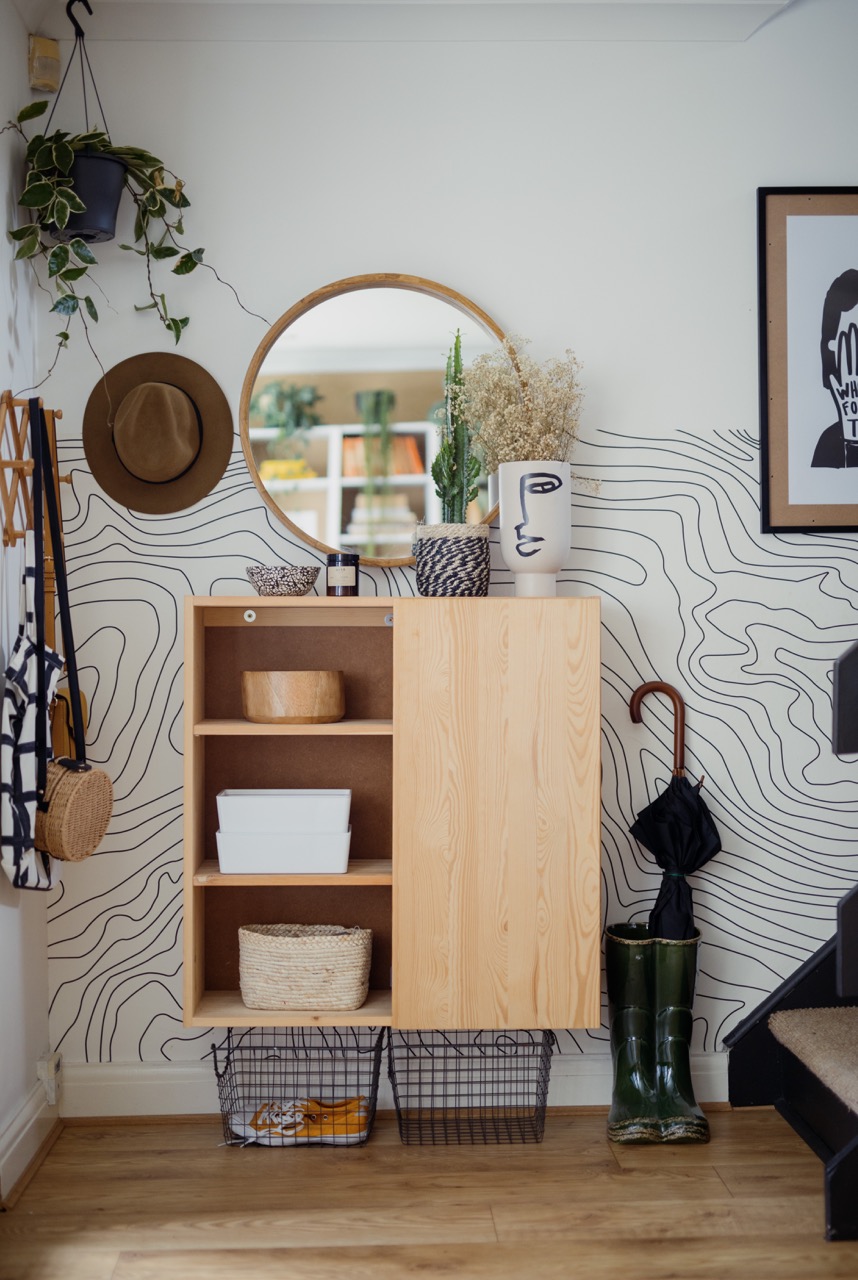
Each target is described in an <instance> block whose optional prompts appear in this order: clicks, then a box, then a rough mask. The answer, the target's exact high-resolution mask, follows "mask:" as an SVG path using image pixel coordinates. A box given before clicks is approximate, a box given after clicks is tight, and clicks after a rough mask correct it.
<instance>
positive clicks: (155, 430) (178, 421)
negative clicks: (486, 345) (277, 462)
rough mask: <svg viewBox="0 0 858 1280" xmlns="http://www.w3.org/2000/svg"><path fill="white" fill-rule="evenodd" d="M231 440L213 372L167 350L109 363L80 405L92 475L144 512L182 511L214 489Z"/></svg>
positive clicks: (121, 499)
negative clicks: (110, 365)
mask: <svg viewBox="0 0 858 1280" xmlns="http://www.w3.org/2000/svg"><path fill="white" fill-rule="evenodd" d="M232 444H233V423H232V413H231V412H230V408H229V404H228V403H227V399H226V396H225V395H224V394H223V392H222V391H221V389H220V387H219V386H218V384H217V383H216V382H215V380H214V378H213V377H212V376H211V374H210V373H207V372H206V370H205V369H203V368H202V367H201V365H198V364H196V363H195V362H194V361H193V360H187V359H186V358H185V357H184V356H176V355H172V354H171V353H170V352H161V351H150V352H147V354H145V355H142V356H131V358H130V359H128V360H123V361H121V362H120V363H119V364H117V365H114V366H113V368H112V369H108V371H107V373H106V374H105V376H104V377H103V378H101V379H99V381H98V382H97V383H96V384H95V387H94V388H93V391H92V394H91V395H90V397H89V400H88V401H87V404H86V409H85V410H84V415H83V447H84V451H85V453H86V460H87V462H88V463H89V466H90V470H91V471H92V474H93V476H94V477H95V479H96V480H97V481H98V483H99V485H100V486H101V488H102V489H103V490H104V492H105V493H106V494H107V495H108V496H109V497H111V498H113V499H115V501H116V502H121V503H122V505H123V506H125V507H130V508H131V509H132V511H143V512H145V513H146V514H147V515H164V514H166V513H167V512H170V511H183V510H184V509H185V508H186V507H192V506H193V505H194V503H195V502H199V501H200V499H202V498H204V497H205V496H206V494H208V493H211V491H212V489H213V488H214V487H215V485H216V484H217V482H218V480H220V478H221V476H222V475H223V473H224V471H225V470H226V465H227V463H228V462H229V458H230V454H231V453H232Z"/></svg>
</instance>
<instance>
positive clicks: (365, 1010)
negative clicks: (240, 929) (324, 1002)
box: [186, 991, 392, 1027]
mask: <svg viewBox="0 0 858 1280" xmlns="http://www.w3.org/2000/svg"><path fill="white" fill-rule="evenodd" d="M391 1020H392V1019H391V998H390V992H389V991H370V993H369V995H368V996H367V998H366V1000H365V1001H364V1003H363V1004H362V1005H361V1007H360V1008H359V1009H341V1010H337V1009H248V1007H247V1005H246V1004H245V1003H244V1001H243V1000H242V998H241V993H240V992H238V991H206V992H204V993H203V995H202V996H201V998H200V1001H199V1003H198V1004H197V1007H196V1009H195V1011H194V1013H193V1015H192V1016H191V1017H186V1025H187V1026H191V1027H389V1026H390V1024H391Z"/></svg>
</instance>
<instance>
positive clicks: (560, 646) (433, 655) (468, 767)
mask: <svg viewBox="0 0 858 1280" xmlns="http://www.w3.org/2000/svg"><path fill="white" fill-rule="evenodd" d="M598 641H599V602H598V600H595V599H592V600H572V599H554V600H539V601H528V600H510V599H502V598H496V599H489V600H456V601H453V600H451V601H442V600H432V601H413V602H411V601H409V602H403V604H402V605H399V604H397V606H396V622H395V626H394V689H395V694H394V823H393V829H394V853H393V857H394V973H395V980H394V1005H393V1017H394V1024H395V1025H397V1026H403V1027H426V1028H432V1027H437V1028H454V1027H462V1028H485V1029H491V1028H500V1027H522V1028H530V1027H532V1028H536V1027H545V1028H553V1027H567V1026H569V1027H575V1026H577V1027H583V1026H598V1024H599V931H600V911H599V884H600V879H599V852H600V841H599V643H598Z"/></svg>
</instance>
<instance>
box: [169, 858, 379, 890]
mask: <svg viewBox="0 0 858 1280" xmlns="http://www.w3.org/2000/svg"><path fill="white" fill-rule="evenodd" d="M194 884H195V885H205V886H208V887H210V888H215V887H218V886H222V887H224V888H233V887H234V886H236V885H285V886H290V885H295V886H297V885H312V884H315V885H344V886H346V887H347V886H349V885H355V886H357V885H371V884H393V862H392V860H391V859H390V858H356V859H353V860H352V861H351V863H350V864H349V868H348V870H347V871H345V872H343V873H342V874H341V875H340V874H335V875H319V874H318V873H314V874H309V873H308V874H302V875H270V874H269V875H251V874H246V875H245V874H242V873H239V874H238V875H234V874H233V875H224V873H223V872H222V871H221V870H220V869H219V867H218V864H217V861H216V860H215V859H214V858H211V859H208V860H207V861H205V862H203V863H201V864H200V866H199V867H198V868H197V870H196V871H195V872H194Z"/></svg>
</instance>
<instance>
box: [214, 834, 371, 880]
mask: <svg viewBox="0 0 858 1280" xmlns="http://www.w3.org/2000/svg"><path fill="white" fill-rule="evenodd" d="M351 838H352V829H351V827H349V828H348V830H346V831H218V832H217V860H218V866H219V867H220V869H221V871H222V872H223V874H224V875H253V876H297V875H342V874H343V873H344V872H345V871H346V870H347V869H348V865H349V844H350V842H351Z"/></svg>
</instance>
